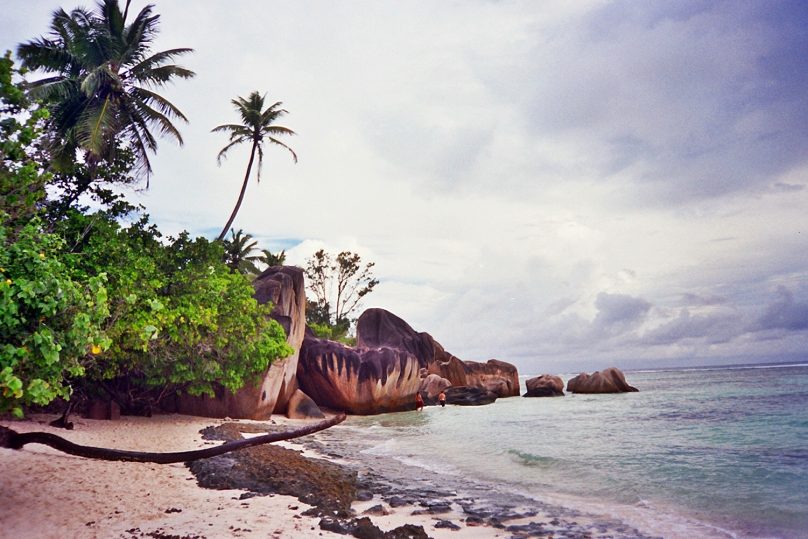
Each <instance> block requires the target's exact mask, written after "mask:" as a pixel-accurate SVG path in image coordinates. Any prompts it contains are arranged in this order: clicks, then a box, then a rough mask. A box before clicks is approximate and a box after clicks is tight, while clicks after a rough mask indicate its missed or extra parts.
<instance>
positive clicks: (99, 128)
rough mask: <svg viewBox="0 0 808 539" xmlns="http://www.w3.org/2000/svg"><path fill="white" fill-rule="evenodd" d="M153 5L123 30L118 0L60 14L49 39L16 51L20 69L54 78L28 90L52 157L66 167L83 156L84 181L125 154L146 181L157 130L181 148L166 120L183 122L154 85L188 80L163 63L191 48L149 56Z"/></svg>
mask: <svg viewBox="0 0 808 539" xmlns="http://www.w3.org/2000/svg"><path fill="white" fill-rule="evenodd" d="M152 7H153V6H151V5H149V6H146V7H145V8H143V9H142V10H141V11H140V12H139V13H138V14H137V15H136V16H135V18H134V20H133V21H132V23H131V24H128V25H127V24H126V18H127V14H128V8H129V1H127V2H126V10H125V11H123V12H122V11H121V9H120V7H119V5H118V1H117V0H102V1H101V2H99V4H98V8H97V10H96V11H88V10H86V9H84V8H76V9H74V10H73V11H71V12H70V13H67V12H65V11H64V10H62V9H59V10H56V11H55V12H54V13H53V19H52V21H51V32H50V35H49V36H48V37H40V38H38V39H35V40H32V41H29V42H27V43H23V44H21V45H20V46H19V47H18V49H17V54H18V56H19V57H20V58H21V59H22V62H23V66H24V67H26V68H29V69H34V70H40V71H44V72H46V73H50V74H52V76H49V77H47V78H44V79H41V80H38V81H35V82H33V83H30V92H31V93H32V95H33V96H35V97H39V98H44V99H45V100H46V101H47V103H48V108H49V110H50V112H51V122H52V126H53V128H54V131H55V141H54V142H55V143H56V146H55V149H56V150H57V151H56V153H55V157H57V158H61V161H62V163H68V166H69V164H72V163H74V162H75V161H76V159H75V156H76V153H77V151H78V152H83V153H84V161H85V162H86V163H87V164H88V166H89V167H90V172H89V176H90V178H93V177H94V176H95V175H94V174H93V169H94V168H95V167H96V166H97V165H98V164H99V163H101V162H103V161H110V162H111V161H113V160H114V158H115V155H116V153H118V152H119V151H121V149H127V150H128V151H130V152H131V154H132V155H133V157H134V162H135V169H136V170H137V171H140V172H145V175H146V178H147V181H148V177H149V174H150V173H151V164H150V162H149V157H148V153H149V152H155V151H156V149H157V142H156V139H155V137H154V135H153V134H152V130H153V129H155V128H156V129H157V130H158V131H159V132H160V134H163V135H168V136H170V137H172V138H174V139H175V140H177V142H179V143H180V144H182V136H181V135H180V133H179V131H178V130H177V128H176V127H175V126H174V124H173V123H172V119H180V120H183V121H187V119H186V118H185V116H184V115H183V114H182V112H181V111H180V110H179V109H178V108H177V107H176V106H175V105H174V104H173V103H171V102H170V101H168V100H167V99H165V98H164V97H162V96H160V95H159V94H157V93H155V91H154V88H159V87H162V86H164V85H165V84H166V83H168V82H170V81H171V80H172V79H174V78H177V77H179V78H190V77H193V76H194V72H193V71H190V70H188V69H185V68H183V67H180V66H178V65H174V64H171V63H168V62H170V61H171V60H173V59H174V58H175V57H177V56H182V55H184V54H187V53H189V52H191V51H192V49H188V48H177V49H169V50H165V51H161V52H157V53H154V54H150V51H149V48H150V46H151V44H152V42H153V40H154V38H155V37H156V35H157V27H158V21H159V18H160V16H159V15H155V14H153V12H152ZM57 160H58V159H57ZM85 183H88V184H89V183H91V181H87V180H85ZM147 185H148V183H147ZM84 188H85V189H86V188H88V187H87V186H85V187H84Z"/></svg>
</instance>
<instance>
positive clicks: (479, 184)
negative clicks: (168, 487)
mask: <svg viewBox="0 0 808 539" xmlns="http://www.w3.org/2000/svg"><path fill="white" fill-rule="evenodd" d="M154 4H155V6H156V8H155V9H156V12H157V13H159V14H160V15H161V33H160V36H159V38H158V39H157V40H156V42H155V45H154V49H153V50H155V51H157V50H165V49H169V48H175V47H192V48H194V49H195V52H194V53H193V54H191V55H188V56H186V57H184V58H182V59H180V60H179V61H178V62H177V63H179V64H181V65H183V66H185V67H188V68H190V69H192V70H194V71H195V72H196V73H197V76H196V77H195V78H194V79H191V80H189V81H179V82H177V83H175V84H172V85H171V86H169V87H167V88H165V89H164V90H162V91H161V92H160V93H161V94H162V95H164V96H165V97H167V98H168V99H170V100H171V101H172V102H173V103H174V104H176V105H177V106H178V107H179V108H180V109H181V110H182V111H183V112H184V113H185V115H186V116H187V117H188V119H189V123H188V124H187V125H186V124H182V125H179V127H180V130H181V132H182V135H183V138H184V145H183V146H182V147H179V146H177V145H176V144H175V143H173V142H172V141H170V140H163V141H161V144H160V148H159V151H158V153H157V155H156V156H154V157H153V158H152V165H153V168H154V173H153V175H152V177H151V181H150V188H149V189H148V190H143V191H140V192H137V193H133V194H131V196H132V197H133V198H136V199H137V200H138V201H139V202H140V203H142V204H143V205H144V206H145V207H146V209H147V212H148V213H149V214H150V215H151V218H152V220H153V221H154V222H156V223H157V224H158V225H159V226H160V228H161V230H163V231H165V232H167V233H171V234H176V233H178V232H179V231H181V230H189V231H190V232H191V233H193V234H198V235H205V236H207V237H209V238H213V237H215V236H216V235H217V234H218V232H219V230H220V229H221V227H222V226H224V223H225V221H226V219H227V217H228V216H229V214H230V212H231V210H232V208H233V205H234V204H235V201H236V198H237V196H238V190H239V188H240V186H241V181H242V179H243V174H244V170H245V168H246V162H247V158H248V148H247V147H243V148H237V149H235V150H234V151H232V152H231V153H230V155H229V157H228V159H227V160H226V161H224V162H223V163H222V165H221V166H217V164H216V154H217V153H218V151H219V149H220V148H222V147H223V146H224V145H225V144H226V142H227V140H226V136H225V135H223V134H215V133H211V132H210V131H211V129H212V128H213V127H215V126H217V125H220V124H224V123H232V122H235V121H237V120H238V116H237V114H236V112H235V110H234V109H233V107H232V104H231V103H230V100H231V99H233V98H235V97H236V96H244V97H246V96H247V95H248V94H249V93H250V92H252V91H255V90H257V91H259V92H261V93H262V94H263V93H266V94H267V100H268V102H270V103H271V102H275V101H281V102H283V108H285V109H286V110H287V111H288V114H287V115H286V116H285V117H284V118H283V119H282V121H281V122H280V123H281V125H284V126H287V127H289V128H291V129H293V130H294V131H295V132H296V133H297V135H296V136H294V137H290V138H288V139H285V142H287V143H288V144H289V145H290V146H291V147H292V148H294V150H295V152H296V153H297V155H298V156H299V162H298V163H297V164H295V163H294V162H293V161H292V159H291V157H290V155H289V153H288V152H287V151H286V150H285V149H283V148H281V147H279V146H269V147H267V152H266V160H265V163H264V169H263V174H262V180H261V182H260V183H257V182H256V181H255V180H254V179H253V180H252V181H251V183H250V185H249V187H248V190H247V198H246V201H245V203H244V205H243V206H242V208H241V211H240V213H239V214H238V217H237V218H236V221H235V223H234V227H235V228H236V229H243V230H244V231H245V232H248V233H250V234H252V235H253V236H254V237H256V238H257V239H258V240H259V243H260V246H261V247H264V248H268V249H270V250H272V251H273V252H274V251H277V250H281V249H285V251H286V253H287V262H288V263H292V264H297V265H303V264H305V261H306V259H307V258H308V257H309V256H311V255H312V254H313V253H314V252H315V251H316V250H317V249H319V248H325V249H326V250H329V251H331V252H337V251H340V250H350V251H354V252H357V253H359V254H360V255H361V256H362V257H363V260H365V261H373V262H375V268H374V269H375V274H376V277H377V278H378V279H379V280H380V284H379V285H378V286H377V287H376V289H375V291H374V292H373V293H372V294H370V295H369V296H367V298H366V301H365V302H364V306H365V307H381V308H384V309H387V310H389V311H391V312H393V313H394V314H396V315H398V316H400V317H401V318H403V319H404V320H406V321H407V322H408V323H409V324H410V325H411V326H412V327H413V328H415V329H416V330H418V331H426V332H428V333H430V334H431V335H432V336H433V337H434V338H435V339H436V340H437V341H438V342H440V343H441V344H442V345H443V346H444V348H446V349H447V350H448V351H450V352H451V353H453V354H455V355H456V356H458V357H460V358H461V359H467V360H477V361H485V360H488V359H491V358H496V359H500V360H504V361H509V362H511V363H514V364H515V365H516V366H517V367H518V368H519V370H520V373H537V374H538V373H557V372H564V373H566V372H578V371H580V370H588V371H591V370H596V369H602V368H605V367H608V366H617V367H621V368H625V369H632V368H634V369H636V368H654V367H669V366H690V365H693V366H695V365H706V364H728V363H748V362H783V361H789V362H794V361H806V360H808V93H806V88H808V3H805V2H801V1H794V2H788V1H778V0H771V1H768V0H758V1H752V2H749V1H743V0H732V1H724V2H722V1H688V0H681V1H670V2H669V1H665V2H662V1H649V2H634V1H604V0H597V1H594V0H593V1H588V0H577V1H576V2H568V1H566V0H564V1H543V2H533V1H524V2H519V1H507V0H501V1H482V0H464V1H462V2H461V1H440V2H438V1H429V2H427V1H408V2H392V1H386V0H373V1H345V2H330V1H325V0H312V1H306V0H303V1H277V2H263V1H257V0H237V1H230V2H222V1H214V0H198V1H196V2H193V3H189V2H180V1H177V0H170V1H169V0H163V1H161V0H156V1H155V2H154ZM78 5H84V6H87V7H90V6H92V5H94V4H93V3H92V2H89V1H85V2H83V3H78V2H69V1H67V0H63V1H62V2H61V3H59V1H58V0H0V10H1V11H0V12H2V13H3V15H2V17H1V18H0V48H2V49H4V50H5V49H11V50H14V49H15V48H16V45H17V44H18V43H20V42H22V41H26V40H29V39H32V38H35V37H38V36H41V35H44V34H45V33H46V32H47V30H48V24H49V22H50V14H51V13H52V11H53V10H54V9H56V8H58V7H63V8H65V9H71V8H73V7H76V6H78ZM144 5H145V2H142V1H138V0H133V2H132V8H130V11H131V10H139V9H141V8H142V7H143V6H144Z"/></svg>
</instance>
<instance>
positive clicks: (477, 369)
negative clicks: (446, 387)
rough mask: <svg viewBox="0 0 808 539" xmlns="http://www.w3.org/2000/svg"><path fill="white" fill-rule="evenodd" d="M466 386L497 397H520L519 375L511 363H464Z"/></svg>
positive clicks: (493, 360) (491, 361)
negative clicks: (483, 390)
mask: <svg viewBox="0 0 808 539" xmlns="http://www.w3.org/2000/svg"><path fill="white" fill-rule="evenodd" d="M463 363H464V364H465V368H466V385H467V386H471V387H479V388H482V389H485V390H486V391H490V392H492V393H494V394H495V395H496V396H497V397H518V396H519V373H518V372H517V370H516V367H514V366H513V365H511V364H510V363H505V362H504V361H499V360H496V359H489V360H488V361H487V362H486V363H479V362H477V361H464V362H463Z"/></svg>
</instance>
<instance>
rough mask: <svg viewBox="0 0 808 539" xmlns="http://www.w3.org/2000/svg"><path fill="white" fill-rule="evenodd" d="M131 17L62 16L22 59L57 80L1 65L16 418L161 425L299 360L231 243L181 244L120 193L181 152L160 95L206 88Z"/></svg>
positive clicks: (5, 313) (3, 276)
mask: <svg viewBox="0 0 808 539" xmlns="http://www.w3.org/2000/svg"><path fill="white" fill-rule="evenodd" d="M126 6H127V8H126V9H124V10H121V9H120V8H119V6H118V3H117V2H116V1H114V0H104V1H103V2H100V3H99V6H98V9H97V10H96V11H86V10H82V9H76V10H73V11H71V12H70V13H66V12H64V11H63V10H58V11H56V12H55V13H54V15H53V21H52V24H51V30H52V32H51V35H50V36H49V37H47V38H45V37H43V38H39V39H38V40H34V41H31V42H29V43H26V44H23V45H21V46H20V49H19V51H18V54H19V56H20V57H21V58H23V65H24V66H25V68H32V69H38V70H40V71H43V72H45V73H47V74H49V75H50V76H49V77H47V78H45V79H42V80H39V81H36V82H34V83H27V82H26V81H25V73H24V70H18V69H16V68H15V66H14V63H13V60H12V59H11V56H10V54H6V55H5V56H4V57H3V58H2V59H0V158H1V159H2V160H1V162H0V343H1V344H0V413H2V412H7V411H10V412H12V413H14V414H16V415H21V414H22V413H23V410H24V408H25V407H28V406H32V405H45V404H48V403H50V402H52V401H53V400H54V399H57V398H62V399H64V400H69V399H73V400H75V399H76V398H77V397H81V396H83V395H86V396H92V395H104V396H105V397H106V398H109V397H111V398H113V399H115V400H116V401H118V402H119V403H120V404H121V405H122V407H123V409H124V411H125V412H136V413H137V412H141V413H145V412H148V411H149V410H150V409H151V408H152V407H153V406H157V405H159V404H160V403H161V402H162V401H163V400H164V399H166V398H167V397H169V396H171V395H173V394H175V393H189V394H192V395H200V394H209V395H212V394H214V392H215V391H217V388H225V389H229V390H232V391H235V390H237V389H239V388H240V387H242V386H244V385H245V384H248V383H251V382H253V381H255V380H257V378H258V376H260V374H261V373H262V372H264V371H265V369H266V368H267V366H268V365H269V364H270V362H271V361H273V360H274V359H275V358H278V357H284V356H286V355H288V354H289V353H291V350H290V349H289V347H288V345H287V344H286V340H285V335H284V332H283V329H282V327H281V326H280V325H279V324H278V323H277V322H275V321H274V320H272V319H271V318H270V317H269V310H270V309H271V306H270V305H258V304H257V302H256V301H255V300H254V299H253V288H252V285H251V284H250V279H249V277H248V276H246V275H244V274H243V273H242V272H241V271H240V270H241V269H243V268H241V267H237V268H231V267H230V266H229V265H228V264H227V263H226V262H225V260H226V256H225V247H226V245H225V244H224V243H223V242H221V241H213V242H211V241H208V240H207V239H205V238H191V237H190V235H189V234H188V233H185V232H183V233H181V234H179V235H177V236H176V237H165V236H163V235H162V234H161V233H160V231H159V230H158V229H157V227H156V226H154V225H152V224H150V223H149V219H148V216H147V215H145V214H141V213H140V212H139V210H138V209H137V208H135V207H134V206H132V205H131V204H129V203H128V202H127V201H126V199H125V197H123V196H122V195H120V194H116V193H114V192H113V191H112V190H111V189H110V188H109V187H110V186H111V185H112V184H115V183H127V182H131V181H134V179H136V178H138V177H139V176H140V175H142V174H144V173H145V174H146V175H147V176H148V173H149V171H150V164H149V162H148V154H149V153H150V152H154V151H155V150H156V148H157V145H156V135H155V134H153V133H152V130H156V131H157V132H158V134H165V135H168V136H170V137H173V138H175V139H177V140H178V141H181V137H180V136H179V132H178V131H177V130H176V128H175V127H174V126H173V124H172V123H171V121H172V120H173V119H177V118H179V119H184V116H182V113H180V112H179V110H178V109H177V107H176V106H174V105H173V104H171V103H169V102H168V101H166V100H165V99H163V98H162V97H160V96H159V95H157V94H156V93H154V92H153V91H152V90H153V88H154V87H155V86H158V87H159V86H160V85H162V84H163V83H165V82H167V81H169V80H171V79H172V78H175V77H180V78H188V77H190V76H191V75H192V73H191V72H190V71H188V70H185V69H184V68H181V67H179V66H175V65H173V64H170V63H168V62H169V61H170V60H172V59H173V58H174V57H176V56H179V55H182V54H185V53H187V52H189V51H190V49H172V50H169V51H163V52H161V53H156V54H151V53H150V52H149V45H150V44H151V42H152V41H153V39H154V37H155V33H156V22H157V19H158V16H157V15H155V14H153V12H152V8H151V7H147V8H144V9H143V10H141V11H140V12H139V13H138V14H137V15H135V17H134V18H133V20H132V22H131V23H127V18H128V13H127V12H128V2H127V4H126ZM88 195H89V196H91V197H92V198H93V199H94V202H93V204H92V209H91V208H90V207H89V206H88V205H87V201H88V198H87V196H88ZM257 256H259V257H260V256H262V255H257Z"/></svg>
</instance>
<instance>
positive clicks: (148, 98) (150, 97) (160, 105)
mask: <svg viewBox="0 0 808 539" xmlns="http://www.w3.org/2000/svg"><path fill="white" fill-rule="evenodd" d="M130 95H131V96H132V97H133V98H135V99H137V100H139V101H142V102H143V103H145V104H147V105H149V106H150V107H155V108H157V110H159V111H160V112H162V113H163V114H165V115H166V116H173V117H176V118H179V119H180V120H183V121H184V122H186V123H187V122H188V118H186V117H185V115H184V114H183V113H182V111H181V110H180V109H178V108H177V107H176V105H174V104H173V103H172V102H171V101H169V100H168V99H166V98H164V97H163V96H161V95H158V94H156V93H154V92H152V91H151V90H146V89H144V88H137V87H135V88H132V90H131V92H130Z"/></svg>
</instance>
